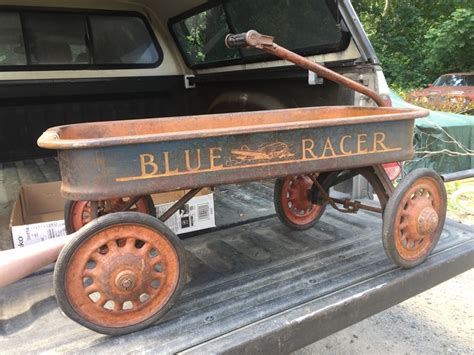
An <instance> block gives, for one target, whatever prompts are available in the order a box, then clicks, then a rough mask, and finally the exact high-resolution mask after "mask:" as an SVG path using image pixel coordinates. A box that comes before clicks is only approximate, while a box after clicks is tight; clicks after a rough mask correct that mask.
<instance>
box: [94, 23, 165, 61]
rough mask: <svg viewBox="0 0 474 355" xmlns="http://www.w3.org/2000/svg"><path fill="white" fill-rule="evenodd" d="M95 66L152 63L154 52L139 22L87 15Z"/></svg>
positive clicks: (149, 39) (144, 27) (144, 28)
mask: <svg viewBox="0 0 474 355" xmlns="http://www.w3.org/2000/svg"><path fill="white" fill-rule="evenodd" d="M90 23H91V30H92V37H93V43H94V59H95V63H96V64H153V63H156V62H157V61H158V59H159V55H158V51H157V49H156V47H155V44H154V43H153V40H152V38H151V36H150V33H149V31H148V29H147V27H146V26H145V23H144V22H143V20H142V19H140V18H138V17H130V16H128V17H126V16H105V15H104V16H101V15H91V16H90Z"/></svg>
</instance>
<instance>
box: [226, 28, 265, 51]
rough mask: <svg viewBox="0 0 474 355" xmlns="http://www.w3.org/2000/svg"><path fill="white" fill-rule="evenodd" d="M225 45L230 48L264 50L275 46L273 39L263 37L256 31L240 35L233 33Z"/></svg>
mask: <svg viewBox="0 0 474 355" xmlns="http://www.w3.org/2000/svg"><path fill="white" fill-rule="evenodd" d="M225 45H226V46H227V47H228V48H248V47H251V48H263V47H265V46H272V45H273V37H271V36H265V35H262V34H260V33H258V32H257V31H254V30H250V31H248V32H244V33H238V34H232V33H231V34H229V35H227V37H226V38H225Z"/></svg>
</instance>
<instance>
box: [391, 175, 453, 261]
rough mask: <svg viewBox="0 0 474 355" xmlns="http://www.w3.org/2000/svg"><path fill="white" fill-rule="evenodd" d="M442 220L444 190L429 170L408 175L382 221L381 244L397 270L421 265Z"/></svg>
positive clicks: (435, 240) (437, 236) (393, 197)
mask: <svg viewBox="0 0 474 355" xmlns="http://www.w3.org/2000/svg"><path fill="white" fill-rule="evenodd" d="M445 219H446V189H445V187H444V184H443V181H442V180H441V178H440V177H439V176H438V174H436V172H434V171H433V170H430V169H418V170H414V171H412V172H411V173H409V174H408V175H407V176H406V177H405V178H404V179H403V180H402V181H401V183H400V184H399V185H398V186H397V188H396V189H395V191H394V193H393V195H392V196H391V197H390V199H389V201H388V203H387V207H386V209H385V212H384V218H383V244H384V248H385V251H386V253H387V255H388V256H389V257H390V258H391V259H392V260H393V261H394V262H395V263H396V264H397V265H399V266H401V267H403V268H411V267H414V266H416V265H418V264H420V263H422V262H423V261H424V260H425V259H426V258H427V257H428V255H429V254H430V253H431V251H432V250H433V249H434V247H435V246H436V244H437V243H438V240H439V237H440V235H441V232H442V230H443V226H444V221H445Z"/></svg>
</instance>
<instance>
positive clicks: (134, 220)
mask: <svg viewBox="0 0 474 355" xmlns="http://www.w3.org/2000/svg"><path fill="white" fill-rule="evenodd" d="M116 224H135V225H136V224H139V225H144V226H147V227H151V228H153V229H155V230H157V231H159V232H160V233H161V234H162V235H164V236H165V237H166V238H167V239H168V240H169V241H170V242H171V244H172V245H173V247H174V249H175V250H176V253H177V255H178V260H179V278H178V282H177V286H176V288H175V290H174V293H173V295H172V296H171V297H170V299H169V301H168V303H166V305H165V306H164V307H163V308H161V309H160V310H159V311H158V312H157V313H155V314H153V315H152V316H151V317H150V318H148V319H147V320H145V321H142V322H140V323H137V324H134V325H131V326H126V327H121V328H114V327H104V326H100V325H97V324H94V323H91V322H90V321H88V320H86V319H84V318H83V317H82V316H81V315H80V314H78V313H77V312H76V311H75V310H74V308H73V307H72V306H71V304H70V303H69V300H68V297H67V294H66V289H65V274H66V270H67V267H68V263H69V260H70V258H71V257H72V256H73V254H74V253H75V251H76V249H77V248H78V247H80V245H81V244H82V243H83V242H84V241H86V240H88V239H89V238H92V237H93V236H94V235H95V233H97V232H99V231H101V230H103V229H106V228H107V227H110V226H113V225H116ZM186 272H187V271H186V259H185V250H184V247H183V246H182V242H181V240H180V239H179V238H178V237H177V236H176V234H174V233H173V232H172V231H171V230H170V229H169V228H168V227H167V226H166V225H165V224H164V223H163V222H161V221H160V220H158V219H157V218H153V217H152V216H149V215H147V214H144V213H137V212H117V213H112V214H109V215H106V216H102V217H99V218H97V219H95V220H94V221H92V222H90V223H88V224H87V225H86V226H84V227H83V228H81V230H79V231H78V232H76V233H75V235H74V236H73V237H72V239H71V240H70V241H69V242H68V244H67V245H66V246H65V247H64V248H63V250H62V251H61V253H60V255H59V258H58V260H57V262H56V265H55V268H54V277H53V282H54V290H55V293H56V299H57V301H58V304H59V306H60V307H61V310H62V311H63V312H64V313H65V314H66V315H67V316H68V317H69V318H71V319H72V320H74V321H75V322H77V323H79V324H81V325H83V326H84V327H86V328H89V329H91V330H93V331H95V332H98V333H102V334H107V335H113V336H116V335H123V334H128V333H133V332H136V331H139V330H142V329H144V328H146V327H148V326H150V325H151V324H153V323H155V322H157V321H158V320H159V319H160V318H162V317H163V316H164V315H165V314H166V313H167V312H168V311H169V310H170V308H171V307H173V305H174V303H175V302H176V300H177V299H178V298H179V296H180V294H181V291H182V289H183V287H184V284H185V281H186Z"/></svg>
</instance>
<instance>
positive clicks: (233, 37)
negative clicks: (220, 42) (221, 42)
mask: <svg viewBox="0 0 474 355" xmlns="http://www.w3.org/2000/svg"><path fill="white" fill-rule="evenodd" d="M225 45H226V46H227V48H231V49H237V48H245V47H247V46H248V45H247V32H244V33H238V34H232V33H231V34H228V35H227V37H226V38H225Z"/></svg>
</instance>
